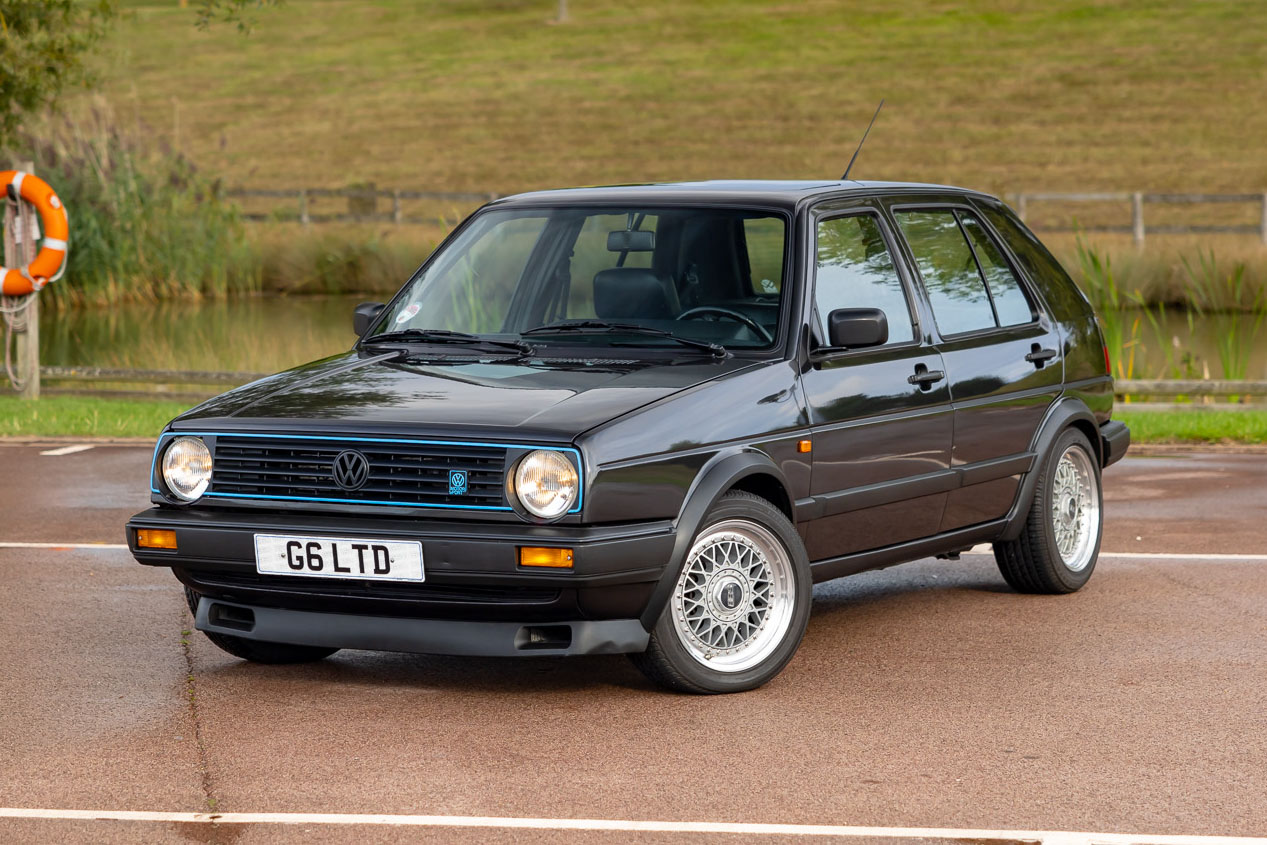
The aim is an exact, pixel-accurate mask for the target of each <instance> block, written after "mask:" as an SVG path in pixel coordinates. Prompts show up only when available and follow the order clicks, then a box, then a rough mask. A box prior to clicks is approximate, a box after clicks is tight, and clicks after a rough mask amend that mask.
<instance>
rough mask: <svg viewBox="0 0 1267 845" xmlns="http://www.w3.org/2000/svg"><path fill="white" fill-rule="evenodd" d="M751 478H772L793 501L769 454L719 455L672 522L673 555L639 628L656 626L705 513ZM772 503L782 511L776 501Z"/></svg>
mask: <svg viewBox="0 0 1267 845" xmlns="http://www.w3.org/2000/svg"><path fill="white" fill-rule="evenodd" d="M754 475H770V476H773V477H774V479H775V481H777V482H778V483H779V484H780V485H781V486H782V487H783V491H784V494H785V495H786V496H787V500H788V501H789V502H793V501H794V499H793V498H792V497H791V496H790V495H788V489H789V485H788V482H787V478H786V477H785V476H784V474H783V471H782V470H780V469H779V467H778V465H777V464H775V462H774V460H773V459H772V458H771V457H770V456H769V455H767V454H766V453H765V452H761V451H759V450H757V449H753V448H743V449H735V450H728V451H726V452H720V453H718V454H717V455H715V456H714V457H713V458H712V459H711V460H710V461H709V462H708V463H706V464H705V465H704V466H703V467H702V468H701V469H700V471H699V472H698V473H697V474H696V476H695V480H694V482H692V484H691V488H690V489H689V490H688V491H687V493H686V501H685V503H684V504H683V505H682V509H681V511H680V512H679V513H678V517H677V519H676V520H675V521H674V528H675V539H674V542H673V552H672V554H671V555H670V556H669V560H668V563H667V565H666V566H665V567H664V571H663V573H661V575H660V580H659V582H658V583H657V584H656V587H655V590H653V591H652V593H651V598H650V600H649V601H648V602H647V606H646V609H645V610H643V612H642V617H641V622H642V626H643V627H644V628H646V629H647V630H648V631H650V630H651V629H652V628H654V627H655V623H656V620H658V619H659V618H660V614H661V613H662V612H663V611H664V606H665V604H666V603H667V602H668V600H669V596H670V595H671V594H672V593H673V585H674V584H676V583H677V579H678V576H679V575H680V574H681V572H682V566H683V565H684V564H685V563H686V556H687V554H688V553H689V552H690V550H691V544H692V543H693V542H694V541H695V534H696V533H697V532H698V531H699V528H700V525H702V524H703V522H704V518H705V517H706V516H707V515H708V512H709V511H710V510H711V509H712V507H713V505H715V504H717V501H718V500H719V499H721V497H722V496H724V495H725V494H726V493H727V492H728V491H729V490H730V489H731V488H732V487H734V486H735V485H736V484H738V483H739V482H741V481H743V479H745V478H748V477H750V476H754ZM771 504H773V505H774V507H776V508H779V510H780V511H782V508H781V507H780V506H779V504H778V503H777V502H772V503H771ZM788 519H789V521H792V522H795V520H796V517H795V516H794V515H788Z"/></svg>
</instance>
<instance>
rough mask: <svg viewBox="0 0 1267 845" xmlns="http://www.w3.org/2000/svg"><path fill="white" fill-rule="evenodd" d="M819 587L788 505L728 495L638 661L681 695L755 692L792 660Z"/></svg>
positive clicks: (714, 511) (717, 508) (694, 547)
mask: <svg viewBox="0 0 1267 845" xmlns="http://www.w3.org/2000/svg"><path fill="white" fill-rule="evenodd" d="M812 591H813V584H812V582H811V579H810V572H809V560H808V559H807V558H806V555H805V549H804V546H803V545H802V544H801V540H800V537H799V536H797V533H796V529H795V528H793V527H792V523H791V522H789V521H788V519H787V517H786V516H784V515H783V513H782V511H780V510H779V509H778V508H776V507H775V506H774V505H772V504H770V503H769V502H768V501H766V500H765V499H762V498H760V497H759V496H754V495H752V494H751V493H744V492H740V491H733V492H730V493H727V494H726V495H725V496H723V497H722V498H721V500H720V501H719V502H718V503H717V504H716V505H715V506H714V507H713V509H712V511H710V512H709V514H708V516H707V517H706V518H705V520H704V524H703V526H702V527H701V528H700V530H699V533H697V534H696V536H695V541H694V543H693V544H692V545H691V549H690V551H689V552H688V553H687V556H686V562H685V564H684V565H683V567H682V572H681V574H680V575H679V576H678V580H677V583H676V584H675V585H674V589H673V594H672V595H671V596H670V598H669V602H668V605H667V606H666V607H665V609H664V612H663V613H662V614H661V615H660V619H659V621H657V622H656V625H655V628H654V629H652V631H651V640H650V643H649V644H648V646H647V650H646V651H645V652H644V653H642V654H631V655H630V659H632V660H633V662H634V664H635V665H636V666H637V667H638V668H639V669H641V670H642V672H643V673H644V674H645V675H647V677H649V678H650V679H651V680H653V681H655V682H656V683H658V684H661V685H662V686H666V687H668V688H670V689H674V690H678V691H680V692H690V693H723V692H742V691H743V690H750V689H754V688H756V687H759V686H761V685H762V684H764V683H765V682H767V681H769V680H770V679H771V678H773V677H774V676H775V675H777V674H778V673H779V672H780V671H781V670H782V669H783V667H784V666H785V665H786V664H787V662H788V661H789V660H791V659H792V655H793V654H794V653H795V652H796V648H797V646H799V645H800V642H801V638H802V637H803V636H804V634H805V626H806V624H807V623H808V621H809V610H810V602H811V600H812Z"/></svg>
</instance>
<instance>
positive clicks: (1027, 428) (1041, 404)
mask: <svg viewBox="0 0 1267 845" xmlns="http://www.w3.org/2000/svg"><path fill="white" fill-rule="evenodd" d="M891 211H892V214H893V218H894V220H895V221H896V222H897V228H898V230H899V231H900V232H901V233H902V237H903V240H904V241H905V245H906V249H907V250H908V251H909V254H910V257H911V259H912V263H913V264H914V265H915V267H916V269H917V271H918V273H919V275H920V278H921V281H922V284H923V287H924V291H925V293H926V295H927V298H928V303H929V306H930V308H931V311H932V316H933V323H934V326H933V329H934V332H935V335H936V339H937V348H938V349H939V351H940V352H941V354H942V358H943V360H944V362H945V365H946V372H947V375H948V377H949V380H950V395H951V398H952V401H953V403H954V448H953V453H952V457H951V466H952V467H953V468H954V469H955V470H956V471H957V472H958V474H959V475H960V484H961V485H962V486H960V487H959V488H958V489H955V490H952V491H951V493H950V495H949V497H948V499H947V502H946V510H945V513H944V515H943V517H942V520H941V530H942V531H950V530H953V529H955V528H960V527H963V526H967V525H973V524H976V523H981V522H987V521H989V520H991V519H995V518H998V517H1001V516H1003V515H1004V514H1006V513H1007V511H1008V510H1009V509H1010V507H1011V505H1012V502H1013V500H1014V498H1015V496H1016V491H1017V488H1018V486H1019V483H1020V478H1021V475H1022V474H1023V473H1025V472H1026V471H1028V470H1029V469H1030V467H1031V466H1032V463H1033V455H1032V454H1031V452H1030V445H1031V442H1032V440H1033V437H1034V433H1035V432H1036V431H1037V429H1038V426H1039V424H1040V423H1041V422H1042V419H1043V416H1044V415H1045V414H1046V412H1047V409H1048V407H1049V406H1050V405H1051V403H1052V402H1053V401H1054V400H1055V399H1056V397H1057V396H1059V395H1060V391H1061V387H1062V382H1063V369H1062V362H1061V359H1060V348H1061V345H1060V335H1059V331H1058V330H1057V328H1056V325H1055V324H1054V322H1053V321H1052V320H1050V319H1049V318H1048V317H1047V315H1046V313H1045V312H1044V309H1043V308H1042V306H1041V302H1040V301H1039V300H1038V299H1037V297H1035V296H1034V294H1033V292H1032V291H1030V290H1028V289H1027V288H1026V287H1025V285H1024V283H1023V282H1022V281H1021V277H1020V274H1018V273H1017V272H1016V271H1015V269H1014V268H1013V267H1012V266H1011V264H1010V263H1009V261H1008V259H1007V258H1006V257H1005V254H1004V251H1003V250H1002V249H1001V248H1000V247H999V244H998V240H997V238H996V236H995V235H994V233H993V232H992V231H991V230H990V228H989V226H988V224H986V223H985V222H984V221H983V220H982V218H981V215H980V214H979V213H978V212H977V211H976V210H975V209H973V208H972V207H971V206H969V205H968V204H967V203H962V204H960V203H941V204H936V205H922V204H921V205H909V204H901V205H894V206H893V207H892V208H891Z"/></svg>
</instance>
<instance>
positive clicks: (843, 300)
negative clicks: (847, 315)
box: [814, 214, 915, 343]
mask: <svg viewBox="0 0 1267 845" xmlns="http://www.w3.org/2000/svg"><path fill="white" fill-rule="evenodd" d="M817 251H818V269H817V272H816V274H815V278H814V303H815V306H816V307H817V310H818V328H819V331H820V332H821V333H822V336H823V337H827V315H828V314H830V313H831V312H832V311H835V310H836V309H837V308H879V309H880V310H881V311H883V312H884V316H885V317H886V318H887V319H888V321H889V341H888V342H889V343H906V342H908V341H911V340H914V339H915V331H914V328H913V327H912V320H911V308H910V304H909V303H908V302H907V300H906V293H905V292H904V291H903V290H902V280H901V279H900V278H899V277H898V274H897V268H896V267H894V265H893V256H892V255H890V254H889V248H888V245H887V244H886V243H885V241H884V234H883V233H882V232H881V231H880V221H879V220H877V219H876V218H875V217H874V216H873V215H870V214H858V215H854V216H851V217H833V218H831V219H829V220H823V221H821V222H820V223H819V224H818V244H817Z"/></svg>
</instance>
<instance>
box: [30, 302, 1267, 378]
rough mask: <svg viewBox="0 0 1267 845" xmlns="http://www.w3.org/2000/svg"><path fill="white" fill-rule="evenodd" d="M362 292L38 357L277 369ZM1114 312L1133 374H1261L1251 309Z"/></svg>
mask: <svg viewBox="0 0 1267 845" xmlns="http://www.w3.org/2000/svg"><path fill="white" fill-rule="evenodd" d="M364 299H365V297H363V296H304V297H263V296H261V297H247V298H239V299H232V300H227V301H218V302H177V303H160V304H151V303H131V304H127V305H120V306H115V307H112V308H92V309H71V310H63V311H53V310H51V309H44V311H43V313H42V314H41V315H40V356H41V361H42V363H44V364H46V365H60V366H96V367H125V368H133V369H154V370H159V369H162V370H167V369H171V370H230V371H237V372H275V371H277V370H281V369H285V368H287V367H292V366H295V365H297V364H302V363H304V362H305V361H311V360H313V359H315V358H321V357H324V356H326V355H332V354H334V353H336V352H340V351H342V350H345V349H347V348H349V347H350V346H351V345H352V343H353V341H354V340H355V336H354V335H353V334H352V309H353V307H354V306H355V305H356V304H357V303H358V302H361V301H364ZM1121 316H1122V320H1123V327H1124V331H1123V334H1124V337H1125V339H1126V343H1125V344H1124V345H1125V347H1126V348H1125V349H1124V350H1123V351H1119V352H1117V353H1115V354H1114V358H1113V359H1114V362H1115V363H1116V362H1117V361H1119V360H1121V361H1122V362H1123V363H1124V364H1125V365H1127V366H1130V367H1131V368H1132V369H1131V371H1130V373H1129V374H1130V375H1132V376H1133V377H1134V378H1163V377H1164V378H1178V377H1186V378H1201V377H1204V376H1206V375H1207V374H1208V376H1209V377H1211V378H1220V377H1222V375H1223V371H1222V367H1221V365H1220V358H1219V354H1218V349H1217V343H1216V338H1218V337H1219V336H1226V335H1230V334H1232V333H1236V334H1237V336H1238V337H1239V338H1240V339H1241V340H1240V344H1241V345H1242V346H1243V348H1244V349H1245V350H1246V352H1247V355H1248V360H1249V366H1248V369H1247V372H1246V377H1247V378H1251V379H1267V323H1264V324H1263V325H1262V326H1261V327H1260V329H1259V333H1258V336H1257V338H1256V339H1253V340H1251V338H1250V332H1251V330H1252V324H1253V320H1252V318H1250V317H1248V316H1242V317H1230V318H1229V317H1224V316H1214V317H1207V318H1205V319H1204V320H1198V321H1196V322H1195V324H1194V325H1193V326H1192V327H1191V328H1190V327H1189V325H1188V319H1187V317H1186V315H1184V314H1183V313H1180V312H1174V313H1170V314H1167V315H1166V320H1165V323H1164V324H1163V325H1162V326H1160V328H1159V330H1155V329H1154V328H1153V327H1152V326H1151V324H1150V323H1149V321H1148V319H1147V318H1146V317H1144V316H1143V314H1142V312H1138V311H1126V312H1123V313H1122V315H1121ZM1229 319H1230V321H1231V322H1230V323H1229V322H1228V320H1229ZM1132 338H1133V340H1132ZM1132 353H1133V355H1134V359H1133V362H1132V360H1131V356H1132Z"/></svg>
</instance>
